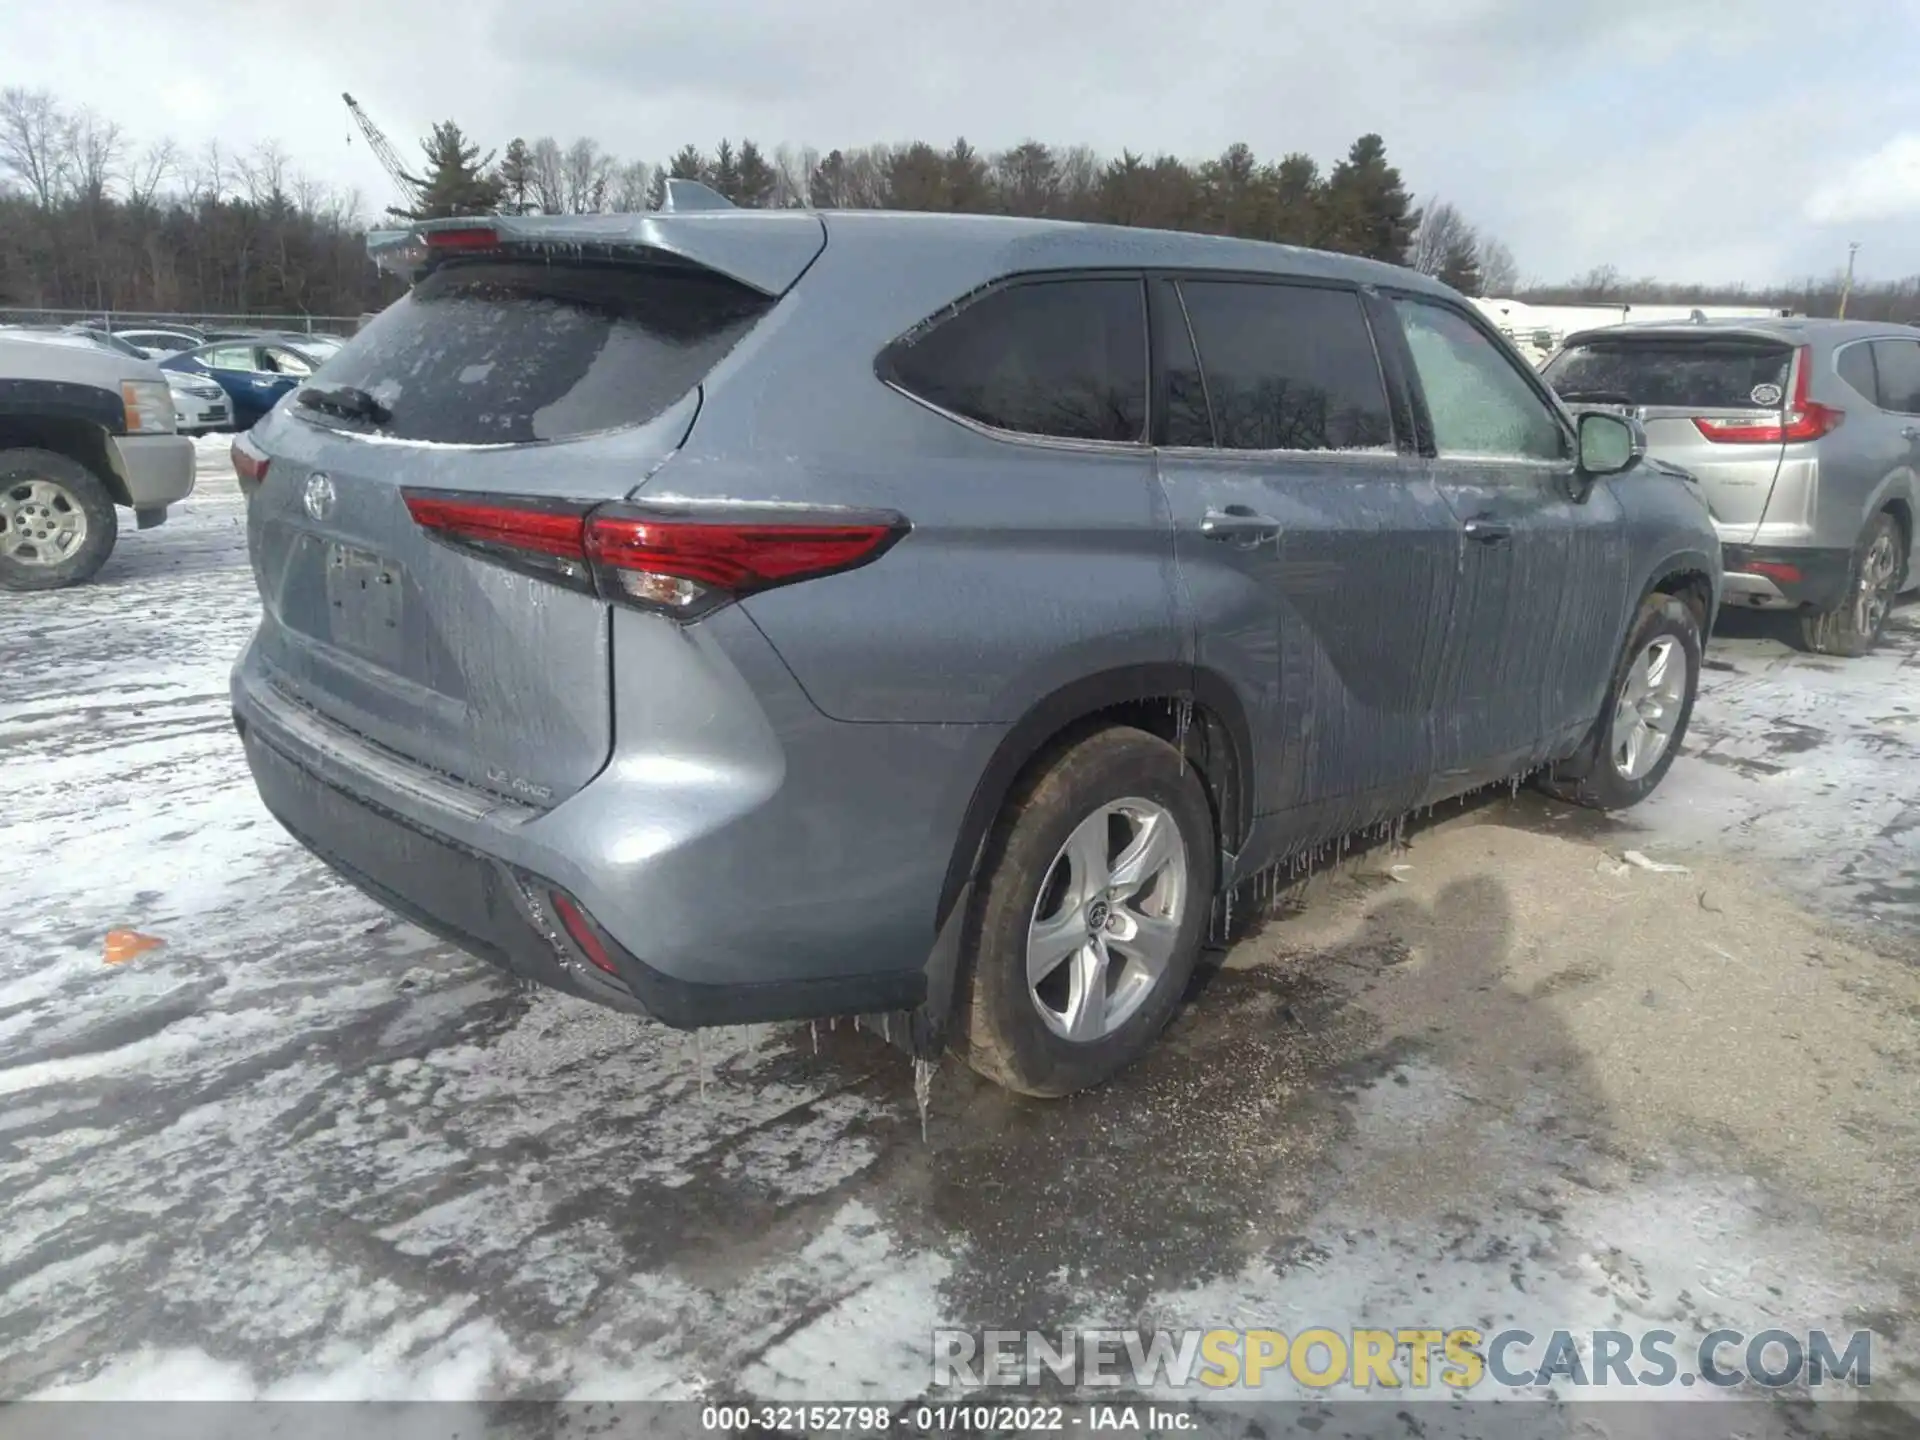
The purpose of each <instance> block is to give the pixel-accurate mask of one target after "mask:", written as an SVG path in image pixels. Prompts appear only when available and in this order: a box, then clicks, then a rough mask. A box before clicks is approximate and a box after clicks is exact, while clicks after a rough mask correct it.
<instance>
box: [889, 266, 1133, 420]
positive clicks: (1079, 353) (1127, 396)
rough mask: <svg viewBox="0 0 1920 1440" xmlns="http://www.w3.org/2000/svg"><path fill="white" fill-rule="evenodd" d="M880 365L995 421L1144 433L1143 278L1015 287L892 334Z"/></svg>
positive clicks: (971, 414) (946, 404) (975, 416)
mask: <svg viewBox="0 0 1920 1440" xmlns="http://www.w3.org/2000/svg"><path fill="white" fill-rule="evenodd" d="M880 373H881V374H882V375H883V376H884V377H885V378H886V379H888V380H890V381H892V382H893V383H894V384H896V385H898V386H900V388H901V389H903V390H906V391H908V392H909V393H911V394H914V395H918V396H919V397H920V398H921V399H923V400H928V401H931V402H932V403H933V404H935V405H938V406H939V407H940V408H941V409H943V410H950V411H952V412H953V413H954V414H955V415H964V416H965V417H967V418H968V419H969V420H977V421H979V422H980V423H981V424H983V425H992V426H994V427H995V428H997V429H1001V430H1012V431H1016V432H1017V433H1019V434H1022V435H1050V436H1055V437H1057V438H1059V439H1063V440H1115V441H1139V440H1144V439H1145V438H1146V428H1147V322H1146V305H1145V297H1144V292H1143V291H1142V289H1141V283H1140V281H1139V280H1137V279H1113V280H1106V279H1101V280H1048V281H1038V282H1029V283H1025V284H1019V285H1013V286H1009V287H1008V288H1006V289H1004V290H996V291H993V292H991V293H990V294H987V295H984V296H982V297H981V298H980V299H978V300H976V301H974V302H973V303H972V304H970V305H968V306H966V307H965V308H964V309H962V310H961V311H959V313H957V314H955V315H952V316H950V317H948V318H945V319H942V320H939V321H936V322H934V323H933V324H931V325H929V326H927V327H925V328H923V329H919V330H916V331H914V332H913V333H911V334H909V335H907V336H904V337H903V338H901V339H900V340H897V341H895V342H894V344H892V345H891V346H889V347H888V348H887V350H886V351H885V352H884V353H883V355H882V356H881V361H880Z"/></svg>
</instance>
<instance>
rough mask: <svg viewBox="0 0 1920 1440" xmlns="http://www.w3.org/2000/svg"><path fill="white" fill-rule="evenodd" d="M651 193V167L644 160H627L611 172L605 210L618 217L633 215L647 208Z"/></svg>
mask: <svg viewBox="0 0 1920 1440" xmlns="http://www.w3.org/2000/svg"><path fill="white" fill-rule="evenodd" d="M652 193H653V166H651V165H649V164H648V163H647V162H646V161H644V160H629V161H628V162H627V163H626V164H624V165H622V166H620V167H619V168H618V169H617V170H615V171H614V172H613V183H612V185H611V186H610V187H609V188H608V191H607V208H608V209H609V210H612V211H614V212H615V213H616V214H620V215H630V214H635V213H637V212H639V211H641V210H645V209H646V208H647V202H648V198H649V197H650V196H651V195H652Z"/></svg>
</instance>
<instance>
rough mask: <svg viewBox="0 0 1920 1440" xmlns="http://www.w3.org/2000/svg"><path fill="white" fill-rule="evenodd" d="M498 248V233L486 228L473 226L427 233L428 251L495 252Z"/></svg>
mask: <svg viewBox="0 0 1920 1440" xmlns="http://www.w3.org/2000/svg"><path fill="white" fill-rule="evenodd" d="M499 248H500V232H499V231H498V230H494V229H490V228H488V227H486V226H481V225H474V226H469V227H466V228H464V229H458V230H429V231H427V249H429V250H497V249H499Z"/></svg>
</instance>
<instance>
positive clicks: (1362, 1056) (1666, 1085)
mask: <svg viewBox="0 0 1920 1440" xmlns="http://www.w3.org/2000/svg"><path fill="white" fill-rule="evenodd" d="M202 456H203V470H202V481H201V489H200V490H199V492H198V493H196V495H195V496H194V497H193V499H192V500H191V501H190V502H189V504H187V505H186V506H184V507H183V508H182V509H181V510H180V511H179V512H177V514H176V516H175V518H174V519H173V520H172V521H170V522H169V524H168V525H166V526H165V527H163V528H161V529H159V530H155V531H151V532H146V533H140V534H133V533H129V534H128V535H126V536H125V537H124V538H123V540H122V542H121V546H120V549H119V551H118V553H117V554H116V556H115V558H114V559H113V561H112V562H111V563H110V564H109V566H108V568H107V570H106V571H105V572H103V574H102V575H101V577H100V578H99V580H98V581H97V582H96V583H95V584H93V585H91V586H88V587H85V588H82V589H79V590H74V591H69V592H64V593H59V594H55V595H49V596H33V597H23V596H13V597H0V770H3V771H4V776H5V791H4V793H5V796H6V799H5V805H4V809H0V895H4V896H5V897H6V909H5V914H4V919H0V1214H4V1216H5V1224H4V1226H0V1398H4V1397H12V1396H23V1395H31V1394H64V1395H74V1394H82V1395H105V1396H142V1397H155V1396H166V1397H235V1398H237V1397H256V1396H274V1397H295V1396H298V1397H330V1398H349V1397H350V1398H402V1397H437V1398H474V1397H485V1396H560V1397H576V1398H594V1399H600V1398H635V1397H672V1396H692V1395H706V1396H713V1395H751V1396H761V1397H772V1398H804V1397H816V1398H835V1399H855V1398H879V1399H893V1400H900V1399H905V1398H908V1397H913V1396H918V1395H921V1394H923V1393H925V1392H926V1391H927V1389H928V1386H929V1383H930V1354H931V1350H930V1342H929V1332H930V1330H931V1329H932V1328H933V1327H935V1326H936V1325H942V1324H955V1325H964V1326H970V1327H984V1326H1001V1325H1012V1326H1024V1325H1036V1324H1046V1325H1059V1324H1066V1323H1083V1324H1089V1325H1093V1324H1099V1325H1111V1324H1116V1323H1118V1324H1125V1325H1129V1326H1131V1325H1133V1324H1135V1323H1146V1324H1156V1325H1169V1326H1186V1325H1199V1326H1216V1325H1224V1326H1271V1327H1272V1328H1276V1329H1281V1330H1286V1331H1297V1330H1299V1329H1301V1328H1305V1327H1306V1326H1307V1325H1310V1324H1317V1325H1328V1326H1333V1327H1335V1328H1339V1327H1342V1326H1345V1325H1351V1324H1383V1325H1387V1326H1390V1327H1391V1326H1396V1325H1398V1326H1413V1325H1435V1326H1442V1327H1444V1326H1449V1325H1461V1324H1468V1325H1473V1324H1478V1325H1483V1326H1488V1327H1494V1328H1498V1327H1499V1326H1501V1325H1504V1324H1506V1323H1509V1322H1514V1323H1523V1324H1525V1325H1526V1326H1527V1328H1530V1329H1533V1330H1535V1331H1536V1332H1540V1333H1545V1332H1547V1331H1551V1330H1554V1329H1561V1328H1578V1327H1581V1326H1608V1325H1641V1324H1654V1323H1662V1324H1666V1325H1668V1326H1669V1327H1670V1328H1673V1329H1675V1330H1677V1331H1679V1332H1681V1333H1682V1334H1683V1335H1697V1334H1701V1333H1704V1332H1705V1331H1706V1330H1708V1329H1711V1328H1713V1327H1714V1326H1716V1325H1719V1324H1728V1325H1732V1326H1734V1327H1737V1328H1741V1329H1747V1330H1758V1329H1764V1328H1768V1327H1770V1326H1774V1325H1780V1326H1784V1327H1786V1328H1790V1329H1791V1328H1795V1327H1806V1326H1811V1325H1827V1326H1831V1327H1834V1328H1846V1329H1851V1328H1853V1327H1854V1326H1870V1327H1872V1328H1873V1329H1874V1330H1875V1331H1876V1333H1877V1335H1878V1336H1879V1340H1878V1342H1877V1343H1878V1344H1879V1346H1880V1348H1879V1349H1878V1350H1876V1352H1875V1375H1876V1382H1877V1383H1876V1387H1875V1388H1876V1390H1877V1391H1882V1392H1883V1393H1887V1394H1892V1395H1897V1396H1904V1397H1908V1398H1911V1399H1914V1400H1916V1401H1920V1366H1916V1362H1915V1336H1916V1334H1920V1243H1916V1228H1915V1227H1916V1218H1915V1217H1916V1215H1920V1206H1916V1204H1915V1202H1916V1200H1920V1188H1917V1186H1920V1182H1916V1180H1915V1178H1914V1177H1915V1176H1916V1175H1920V1127H1916V1124H1915V1121H1914V1117H1913V1112H1912V1098H1913V1096H1914V1094H1915V1093H1916V1092H1917V1091H1920V1084H1917V1082H1920V966H1916V964H1915V961H1916V958H1920V880H1916V876H1917V875H1920V852H1917V848H1916V847H1920V763H1916V749H1917V747H1920V611H1917V609H1916V607H1912V606H1909V607H1908V608H1907V609H1905V610H1904V611H1903V612H1902V613H1901V615H1900V617H1899V619H1898V621H1897V630H1896V633H1895V635H1894V637H1893V639H1892V642H1891V643H1890V644H1889V645H1888V646H1887V648H1886V649H1885V651H1884V652H1883V653H1881V654H1879V655H1877V656H1875V657H1872V658H1870V659H1868V660H1866V661H1863V662H1856V663H1850V664H1843V663H1840V662H1829V661H1824V660H1819V659H1816V658H1813V657H1809V656H1805V655H1801V654H1798V653H1796V652H1794V651H1792V650H1790V649H1789V648H1787V647H1786V646H1784V645H1783V644H1781V643H1780V642H1779V641H1777V640H1775V639H1772V638H1769V637H1768V636H1767V635H1766V634H1765V633H1763V632H1762V631H1760V630H1759V629H1757V628H1753V627H1752V626H1751V625H1750V624H1749V625H1747V626H1746V627H1744V628H1743V626H1741V625H1739V624H1736V625H1734V626H1733V627H1731V628H1732V629H1733V631H1734V633H1733V634H1732V635H1731V636H1730V637H1724V638H1722V639H1721V640H1720V641H1718V642H1717V643H1716V645H1715V646H1714V648H1713V651H1712V652H1711V660H1712V663H1713V666H1714V668H1713V670H1712V671H1711V672H1710V674H1709V676H1708V681H1709V684H1708V687H1707V689H1706V692H1705V693H1704V694H1703V696H1702V698H1701V702H1700V705H1699V708H1698V711H1697V713H1696V718H1695V722H1694V724H1695V729H1694V734H1693V736H1692V737H1691V740H1690V743H1689V747H1688V753H1687V755H1686V756H1685V757H1683V759H1682V760H1681V761H1680V763H1679V764H1678V765H1676V767H1675V769H1674V771H1673V774H1672V776H1671V777H1670V779H1669V781H1668V783H1667V785H1666V787H1665V788H1664V789H1663V791H1662V792H1661V793H1660V795H1659V796H1658V797H1657V798H1656V799H1655V800H1654V801H1653V802H1652V803H1651V804H1649V805H1648V806H1646V807H1644V808H1643V809H1642V810H1641V811H1640V812H1638V813H1636V814H1635V815H1633V816H1632V817H1628V818H1624V819H1620V820H1615V821H1598V822H1597V821H1595V820H1593V819H1592V818H1591V817H1586V816H1583V815H1578V814H1574V813H1572V812H1568V811H1566V810H1565V809H1563V808H1562V807H1558V806H1554V805H1551V804H1548V803H1546V802H1543V801H1541V800H1539V799H1538V798H1537V797H1533V796H1531V795H1522V796H1520V797H1517V798H1516V799H1513V800H1508V799H1506V798H1505V797H1504V796H1503V797H1501V798H1500V799H1498V800H1497V801H1494V802H1490V803H1484V804H1481V805H1478V806H1469V807H1462V808H1460V809H1459V810H1458V811H1457V812H1456V813H1451V814H1449V815H1448V816H1446V817H1444V818H1442V819H1441V820H1439V821H1437V822H1436V823H1434V824H1431V825H1429V826H1427V827H1425V828H1423V829H1421V830H1419V831H1418V832H1417V833H1415V834H1414V835H1413V836H1412V838H1411V840H1410V842H1409V848H1408V850H1407V851H1406V853H1404V854H1397V855H1394V856H1393V857H1391V858H1392V861H1393V863H1395V864H1400V865H1407V866H1410V867H1411V868H1410V869H1409V870H1406V871H1403V872H1401V873H1400V874H1399V875H1398V876H1397V877H1389V876H1388V875H1387V874H1386V873H1385V872H1384V865H1385V863H1386V857H1384V856H1381V855H1378V854H1375V855H1370V856H1361V857H1359V858H1358V859H1356V860H1354V861H1352V862H1351V863H1350V864H1349V865H1348V866H1347V867H1346V868H1345V869H1344V870H1343V871H1340V872H1338V873H1333V874H1329V875H1326V876H1322V877H1320V878H1318V879H1316V880H1315V881H1313V882H1312V883H1310V884H1309V885H1308V887H1307V888H1306V891H1305V893H1304V895H1302V896H1296V897H1293V898H1292V899H1291V900H1289V902H1288V903H1287V904H1286V906H1285V907H1284V909H1283V911H1282V912H1281V913H1279V914H1276V916H1275V917H1274V918H1273V919H1271V920H1270V921H1267V922H1264V923H1256V924H1255V925H1253V926H1251V927H1249V928H1250V933H1248V934H1247V935H1246V936H1245V937H1244V938H1242V939H1241V940H1240V942H1239V943H1238V944H1237V945H1236V946H1235V947H1234V948H1233V950H1232V952H1231V953H1230V954H1229V955H1228V956H1227V957H1226V961H1225V964H1224V967H1223V968H1222V969H1221V970H1220V971H1219V972H1218V974H1217V975H1215V976H1214V977H1213V979H1212V981H1211V983H1209V984H1208V985H1207V986H1206V987H1205V989H1204V991H1203V992H1202V993H1201V994H1200V995H1199V996H1198V997H1197V999H1196V1000H1195V1003H1194V1004H1193V1005H1192V1006H1190V1007H1189V1009H1188V1011H1187V1012H1186V1013H1185V1014H1184V1015H1183V1017H1182V1018H1181V1019H1180V1020H1179V1021H1178V1022H1177V1024H1176V1026H1175V1027H1174V1029H1173V1030H1172V1031H1171V1032H1170V1033H1169V1035H1168V1037H1167V1039H1166V1041H1165V1043H1164V1044H1163V1045H1162V1047H1161V1048H1160V1050H1159V1051H1158V1052H1157V1053H1156V1054H1155V1056H1154V1057H1153V1058H1152V1059H1151V1060H1150V1061H1149V1062H1148V1063H1146V1064H1143V1065H1142V1066H1140V1067H1138V1069H1137V1070H1136V1071H1134V1072H1132V1073H1130V1074H1129V1075H1127V1076H1126V1077H1123V1079H1122V1080H1121V1081H1120V1082H1118V1083H1116V1084H1114V1085H1113V1086H1111V1087H1108V1088H1107V1089H1106V1090H1103V1091H1101V1092H1099V1093H1098V1094H1095V1095H1090V1096H1085V1097H1081V1098H1079V1099H1076V1100H1073V1101H1070V1102H1065V1103H1060V1104H1054V1105H1038V1104H1033V1103H1031V1102H1027V1101H1023V1100H1017V1099H1014V1098H1011V1097H1008V1096H1006V1095H1004V1094H1002V1093H1000V1092H998V1091H996V1090H994V1089H992V1088H990V1087H988V1086H985V1085H983V1084H981V1083H979V1082H977V1081H975V1080H974V1079H973V1078H972V1077H971V1076H970V1075H969V1074H968V1073H967V1072H966V1071H965V1070H964V1068H962V1067H959V1066H957V1065H956V1064H954V1063H953V1062H951V1061H949V1062H948V1063H947V1064H946V1065H945V1066H944V1067H943V1068H942V1070H941V1071H940V1074H939V1076H938V1078H937V1081H936V1085H935V1090H934V1097H933V1100H934V1104H933V1115H932V1119H931V1125H930V1128H929V1132H928V1138H927V1139H926V1140H924V1141H923V1140H922V1136H921V1124H920V1120H919V1117H918V1115H917V1113H916V1109H915V1104H914V1099H913V1093H912V1086H911V1076H910V1073H909V1071H908V1068H907V1066H906V1065H905V1063H904V1062H903V1061H902V1060H901V1059H900V1058H899V1057H898V1056H897V1055H896V1054H894V1052H892V1051H891V1050H890V1049H888V1048H887V1047H886V1046H884V1045H883V1044H881V1043H880V1042H878V1041H877V1040H875V1039H873V1038H872V1037H869V1036H866V1035H862V1034H857V1033H854V1032H853V1031H851V1029H850V1028H849V1027H847V1026H844V1025H843V1026H841V1027H838V1028H837V1029H829V1028H827V1027H820V1028H818V1029H817V1030H810V1028H809V1027H805V1026H802V1027H797V1028H786V1029H763V1030H760V1031H758V1032H733V1031H729V1032H719V1033H711V1034H708V1035H705V1036H702V1037H700V1038H699V1039H698V1040H695V1039H693V1038H689V1037H685V1036H681V1035H679V1034H676V1033H673V1032H669V1031H666V1030H664V1029H661V1028H658V1027H654V1026H651V1025H648V1024H644V1023H640V1022H636V1021H634V1020H632V1019H629V1018H625V1017H622V1016H619V1015H615V1014H612V1013H610V1012H607V1011H603V1010H600V1009H597V1008H595V1007H593V1006H590V1005H587V1004H585V1003H582V1002H577V1001H573V1000H570V999H566V998H564V997H560V996H556V995H551V994H547V993H544V992H542V993H529V992H525V991H522V990H520V989H519V988H517V987H516V986H514V985H513V984H511V983H509V982H508V981H506V980H504V979H503V978H502V977H501V976H500V975H498V974H497V973H496V972H494V971H493V970H492V969H490V968H489V967H487V966H486V965H484V964H482V963H480V962H477V961H472V960H468V959H466V958H464V957H462V956H460V955H459V954H457V953H455V952H452V951H450V950H448V949H447V948H445V947H444V946H441V945H440V944H438V943H437V942H435V941H432V940H430V939H428V938H427V937H425V936H423V935H422V934H420V933H419V932H417V931H415V930H413V929H412V928H411V927H409V926H407V925H405V924H402V923H398V922H396V921H394V920H393V919H391V918H390V917H388V916H387V915H386V914H385V913H384V912H383V911H382V910H381V909H380V908H379V907H377V906H376V905H374V904H372V903H371V902H369V901H367V900H366V899H364V898H362V897H361V896H359V895H358V894H357V893H356V892H354V891H352V890H351V889H349V888H348V887H346V886H344V885H343V884H341V883H340V882H338V881H336V880H335V879H333V878H332V877H331V876H330V875H329V874H328V873H327V872H326V871H324V870H323V869H322V868H321V867H320V866H318V865H317V864H316V863H314V862H313V861H311V860H310V859H309V858H308V857H307V856H306V855H305V854H304V852H302V851H301V850H300V849H299V848H298V847H297V846H296V845H294V844H293V842H292V841H290V840H289V839H288V838H287V837H286V836H285V835H284V834H283V833H282V832H281V831H280V830H279V829H278V827H277V826H276V825H275V824H274V823H273V822H272V821H271V819H270V818H269V817H268V816H267V815H266V814H265V812H264V811H263V810H262V809H261V808H260V806H259V804H258V802H257V801H256V799H255V798H254V794H253V791H252V788H251V786H250V784H249V783H248V780H247V777H246V772H245V766H244V763H243V760H242V757H241V753H240V749H239V746H238V744H237V743H236V741H235V740H234V738H233V735H232V733H231V728H230V724H229V719H228V705H227V694H226V685H227V670H228V666H229V664H230V663H231V660H232V658H233V656H234V654H235V653H236V652H237V651H238V650H239V648H240V646H241V644H242V643H243V641H244V639H245V636H246V634H247V633H248V631H249V629H250V627H251V625H252V623H253V617H254V613H255V606H256V600H255V596H254V592H253V587H252V583H251V580H250V577H249V575H248V572H247V570H246V566H245V558H244V536H243V526H242V510H241V503H240V500H239V497H238V495H237V494H236V493H235V491H234V490H233V487H232V482H231V479H230V476H229V475H228V473H227V472H226V469H225V463H224V446H223V445H221V444H220V443H219V442H217V441H215V442H212V443H207V444H204V445H203V450H202ZM1623 848H1636V849H1639V850H1641V851H1644V852H1646V853H1648V854H1651V855H1653V856H1655V857H1656V858H1658V859H1662V860H1674V859H1678V860H1681V861H1683V862H1684V863H1685V864H1686V865H1687V866H1688V867H1689V873H1687V874H1685V875H1669V874H1653V873H1648V872H1645V871H1641V870H1637V869H1629V868H1627V867H1623V866H1621V865H1620V864H1619V862H1618V859H1617V857H1618V855H1619V853H1620V851H1621V850H1622V849H1623ZM116 926H130V927H133V928H136V929H138V930H141V931H144V932H147V933H151V934H154V935H158V936H161V937H163V938H164V939H165V940H166V942H167V943H166V946H165V948H163V949H159V950H155V951H150V952H148V953H146V954H143V955H140V956H138V957H137V958H135V959H134V960H132V961H130V962H129V963H127V964H125V965H120V966H108V965H105V964H103V963H102V959H101V940H102V936H103V934H104V933H105V931H107V930H108V929H110V928H113V927H116ZM1286 1383H1287V1384H1288V1385H1291V1384H1292V1382H1291V1381H1288V1382H1286Z"/></svg>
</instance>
